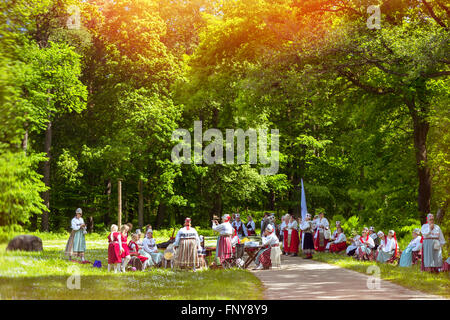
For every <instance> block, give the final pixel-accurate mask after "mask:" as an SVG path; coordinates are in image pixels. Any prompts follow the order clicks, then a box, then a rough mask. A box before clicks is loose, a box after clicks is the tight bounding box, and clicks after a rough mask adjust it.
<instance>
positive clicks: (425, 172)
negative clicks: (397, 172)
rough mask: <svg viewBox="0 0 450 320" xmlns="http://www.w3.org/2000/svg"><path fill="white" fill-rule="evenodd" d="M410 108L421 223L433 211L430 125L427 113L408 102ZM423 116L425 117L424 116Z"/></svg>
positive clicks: (412, 102)
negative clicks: (428, 139) (429, 153)
mask: <svg viewBox="0 0 450 320" xmlns="http://www.w3.org/2000/svg"><path fill="white" fill-rule="evenodd" d="M407 104H408V108H409V110H410V114H411V116H412V119H413V127H414V148H415V154H416V165H417V174H418V178H419V190H418V199H417V202H418V209H419V212H420V218H421V221H422V222H423V223H424V222H425V221H426V216H427V214H428V213H430V210H431V174H430V168H429V167H428V158H427V135H428V130H429V129H430V124H429V122H428V121H427V120H426V118H425V116H426V112H424V110H421V111H420V114H419V113H418V112H417V110H416V106H415V103H414V101H408V102H407ZM422 114H423V116H422Z"/></svg>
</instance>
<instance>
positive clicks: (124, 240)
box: [120, 224, 131, 272]
mask: <svg viewBox="0 0 450 320" xmlns="http://www.w3.org/2000/svg"><path fill="white" fill-rule="evenodd" d="M128 230H129V227H128V226H127V225H126V224H124V225H123V226H122V227H120V233H121V234H120V236H121V241H122V248H123V251H122V255H121V257H122V258H123V259H122V272H125V269H126V267H127V265H128V262H130V260H131V257H130V250H129V249H128V245H127V235H128Z"/></svg>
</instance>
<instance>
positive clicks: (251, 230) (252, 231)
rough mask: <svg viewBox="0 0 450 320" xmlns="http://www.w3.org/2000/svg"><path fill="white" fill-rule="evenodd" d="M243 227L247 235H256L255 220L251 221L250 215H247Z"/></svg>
mask: <svg viewBox="0 0 450 320" xmlns="http://www.w3.org/2000/svg"><path fill="white" fill-rule="evenodd" d="M245 228H246V229H247V235H248V236H254V235H256V225H255V221H253V218H252V216H248V217H247V224H246V225H245Z"/></svg>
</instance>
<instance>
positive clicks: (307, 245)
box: [302, 232, 314, 250]
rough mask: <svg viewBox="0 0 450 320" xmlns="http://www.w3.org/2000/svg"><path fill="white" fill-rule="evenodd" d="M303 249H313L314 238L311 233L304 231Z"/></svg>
mask: <svg viewBox="0 0 450 320" xmlns="http://www.w3.org/2000/svg"><path fill="white" fill-rule="evenodd" d="M302 249H303V250H308V249H310V250H314V240H313V235H312V233H309V232H305V233H304V236H303V247H302Z"/></svg>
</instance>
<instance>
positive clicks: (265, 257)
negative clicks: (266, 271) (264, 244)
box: [259, 247, 272, 268]
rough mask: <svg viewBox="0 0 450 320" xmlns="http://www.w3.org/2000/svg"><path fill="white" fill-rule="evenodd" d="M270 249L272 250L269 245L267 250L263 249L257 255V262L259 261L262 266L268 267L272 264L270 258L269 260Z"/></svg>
mask: <svg viewBox="0 0 450 320" xmlns="http://www.w3.org/2000/svg"><path fill="white" fill-rule="evenodd" d="M271 250H272V248H271V247H269V248H268V249H267V250H265V251H264V252H263V253H261V255H260V256H259V263H261V264H262V265H263V267H264V268H269V267H271V266H272V260H270V251H271Z"/></svg>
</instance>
